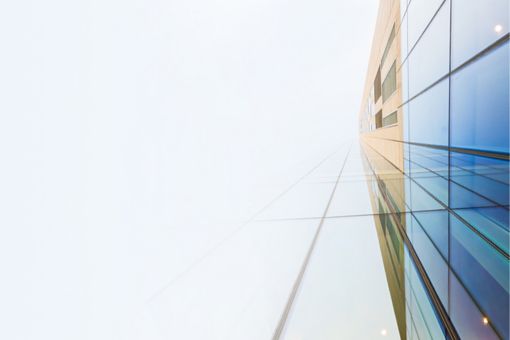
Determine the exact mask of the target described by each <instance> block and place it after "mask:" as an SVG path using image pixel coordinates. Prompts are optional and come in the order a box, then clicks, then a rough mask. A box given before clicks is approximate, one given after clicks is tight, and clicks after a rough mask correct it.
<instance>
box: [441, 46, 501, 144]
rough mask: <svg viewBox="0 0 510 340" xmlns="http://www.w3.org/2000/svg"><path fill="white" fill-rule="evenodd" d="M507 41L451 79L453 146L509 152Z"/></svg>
mask: <svg viewBox="0 0 510 340" xmlns="http://www.w3.org/2000/svg"><path fill="white" fill-rule="evenodd" d="M508 65H509V59H508V42H507V43H505V44H504V45H502V46H500V47H499V48H497V49H496V50H494V51H492V52H490V53H489V54H488V55H486V56H484V57H483V58H481V59H480V60H477V61H475V62H474V63H472V64H470V65H468V66H467V67H466V68H465V69H462V70H461V71H459V72H458V73H455V74H454V75H453V76H452V80H451V82H452V84H451V124H452V126H451V142H452V146H455V147H461V148H469V149H475V150H483V151H493V152H503V153H508V152H509V148H508V145H509V144H508V143H509V141H508V135H509V134H508V130H509V120H508V116H509V114H508V112H509V103H508V96H509V90H510V89H509V84H508V82H509V66H508Z"/></svg>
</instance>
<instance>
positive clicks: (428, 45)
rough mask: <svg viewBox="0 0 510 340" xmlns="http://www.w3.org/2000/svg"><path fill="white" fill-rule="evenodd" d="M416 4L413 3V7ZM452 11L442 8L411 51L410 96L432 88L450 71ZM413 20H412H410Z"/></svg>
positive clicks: (409, 59) (445, 7) (409, 61)
mask: <svg viewBox="0 0 510 340" xmlns="http://www.w3.org/2000/svg"><path fill="white" fill-rule="evenodd" d="M413 3H414V1H413V2H411V6H412V4H413ZM449 12H450V9H449V7H448V6H442V7H441V9H440V11H439V13H438V14H437V15H436V16H435V17H434V21H432V23H431V24H430V26H429V27H428V28H427V31H426V32H425V33H424V35H423V37H422V38H421V39H420V41H419V42H418V44H417V45H416V47H415V48H414V49H413V50H412V51H411V53H410V54H409V58H408V63H409V96H410V97H413V96H415V95H416V94H418V93H419V92H420V91H422V90H423V89H425V88H426V87H427V86H430V85H431V84H432V83H434V82H435V81H437V80H438V79H439V78H441V77H442V76H444V75H446V74H447V73H448V72H449V69H450V38H449V31H450V13H449ZM409 20H411V18H409Z"/></svg>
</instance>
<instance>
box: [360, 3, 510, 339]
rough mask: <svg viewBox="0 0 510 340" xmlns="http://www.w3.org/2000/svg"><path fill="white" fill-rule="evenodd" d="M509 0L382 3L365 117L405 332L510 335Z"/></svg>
mask: <svg viewBox="0 0 510 340" xmlns="http://www.w3.org/2000/svg"><path fill="white" fill-rule="evenodd" d="M509 64H510V61H509V2H508V1H507V0H446V1H441V0H411V1H407V0H402V1H381V5H380V10H379V17H378V22H377V26H376V33H375V37H374V42H373V46H372V55H371V59H370V64H369V68H368V74H367V80H366V86H365V92H364V99H363V103H362V107H361V111H360V115H359V122H360V124H359V126H360V133H361V143H362V146H363V148H362V154H363V155H364V160H365V168H366V171H367V176H369V175H370V176H374V178H375V179H376V180H375V181H371V182H370V183H369V189H370V194H371V201H372V207H373V209H374V213H375V212H379V214H378V215H374V219H375V220H376V225H377V229H378V235H379V238H380V247H381V252H382V254H383V258H384V266H385V270H386V274H387V279H388V284H389V287H390V292H391V295H392V301H393V306H394V310H395V313H396V315H397V321H398V326H399V331H400V337H401V338H407V339H424V338H427V339H440V338H452V339H456V338H462V339H508V338H509V337H510V334H509V91H510V89H509Z"/></svg>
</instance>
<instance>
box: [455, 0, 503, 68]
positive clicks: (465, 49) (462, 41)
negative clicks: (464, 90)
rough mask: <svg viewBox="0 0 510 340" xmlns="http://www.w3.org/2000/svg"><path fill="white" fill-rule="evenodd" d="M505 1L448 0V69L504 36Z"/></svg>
mask: <svg viewBox="0 0 510 340" xmlns="http://www.w3.org/2000/svg"><path fill="white" fill-rule="evenodd" d="M509 10H510V9H509V2H508V0H452V68H456V67H457V66H459V65H461V64H462V63H463V62H465V61H466V60H468V59H469V58H471V57H472V56H473V55H475V54H477V53H479V52H480V51H482V50H484V49H485V48H487V47H488V46H489V45H490V44H492V43H494V42H495V41H496V40H498V39H499V38H501V37H502V36H504V35H505V34H506V33H508V22H509V21H508V20H509V18H508V13H509Z"/></svg>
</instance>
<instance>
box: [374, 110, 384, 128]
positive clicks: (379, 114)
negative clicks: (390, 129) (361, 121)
mask: <svg viewBox="0 0 510 340" xmlns="http://www.w3.org/2000/svg"><path fill="white" fill-rule="evenodd" d="M382 126H383V125H382V110H379V112H377V113H376V115H375V128H376V129H380V128H382Z"/></svg>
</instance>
